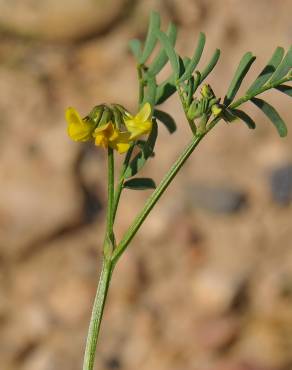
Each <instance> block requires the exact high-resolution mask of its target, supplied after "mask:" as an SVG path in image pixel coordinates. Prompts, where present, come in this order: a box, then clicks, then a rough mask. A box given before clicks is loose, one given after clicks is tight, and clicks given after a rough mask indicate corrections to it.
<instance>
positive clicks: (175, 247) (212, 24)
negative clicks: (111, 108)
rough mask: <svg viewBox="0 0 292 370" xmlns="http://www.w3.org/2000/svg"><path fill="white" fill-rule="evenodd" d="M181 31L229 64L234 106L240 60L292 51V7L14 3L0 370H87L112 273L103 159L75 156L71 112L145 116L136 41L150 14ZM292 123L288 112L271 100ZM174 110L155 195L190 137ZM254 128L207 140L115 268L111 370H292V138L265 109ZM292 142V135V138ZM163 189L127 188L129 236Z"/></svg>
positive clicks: (5, 136) (219, 89)
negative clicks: (105, 251)
mask: <svg viewBox="0 0 292 370" xmlns="http://www.w3.org/2000/svg"><path fill="white" fill-rule="evenodd" d="M152 9H155V10H157V11H159V12H160V13H161V15H162V19H163V25H164V26H165V27H166V25H167V23H168V21H170V20H172V21H174V22H176V24H177V25H178V26H179V30H180V33H179V38H178V50H179V51H180V52H181V53H183V54H188V55H190V54H191V53H192V52H193V49H194V46H195V43H196V40H197V36H198V33H199V31H204V32H206V34H207V45H206V52H205V54H204V60H205V61H206V60H207V59H208V57H210V55H211V54H212V53H213V51H214V49H215V48H216V47H219V48H220V49H221V50H222V58H221V61H220V62H219V64H218V66H217V68H216V69H215V71H216V72H215V73H214V74H213V76H212V78H211V79H210V80H209V81H208V82H209V83H211V85H212V87H213V89H214V91H215V93H216V95H218V96H222V95H223V94H224V93H225V92H226V90H227V87H228V84H229V82H230V78H231V75H232V72H233V71H234V69H235V67H236V66H237V64H238V62H239V59H240V58H241V56H242V55H243V54H244V53H245V52H246V51H248V50H250V51H252V52H254V53H255V54H256V55H257V56H258V59H257V61H256V63H255V65H254V66H253V68H252V71H251V72H250V74H249V76H248V77H247V82H246V85H244V86H247V84H248V83H249V82H251V81H252V80H253V79H254V78H255V77H256V75H257V73H258V72H259V71H260V70H261V69H262V67H263V65H264V64H265V62H266V61H267V60H268V59H269V57H270V56H271V54H272V53H273V51H274V49H275V47H276V46H278V45H281V46H283V47H285V48H286V49H287V48H288V47H289V45H290V43H291V39H292V27H291V12H292V3H291V1H289V0H281V1H275V0H274V1H273V0H257V1H251V0H245V1H241V0H221V1H217V0H213V1H211V0H161V1H158V0H147V1H145V0H144V1H137V0H107V1H105V0H74V1H73V0H71V1H67V0H66V1H65V0H63V1H57V0H51V1H46V0H43V1H33V0H25V1H24V0H22V1H16V0H15V1H5V0H1V1H0V30H1V31H0V32H1V43H0V112H1V114H0V126H1V135H0V143H1V145H0V152H1V160H0V183H1V185H0V363H1V365H0V368H1V369H3V370H59V369H62V370H79V369H81V364H82V356H83V349H84V341H85V336H86V333H87V328H88V321H89V316H90V311H91V305H92V301H93V297H94V294H95V289H96V284H97V279H98V271H99V268H100V261H101V250H100V247H101V242H102V239H103V232H104V217H105V214H104V211H105V204H106V187H105V186H106V184H105V160H104V159H105V158H104V152H103V151H102V150H98V149H96V148H93V147H92V146H90V145H88V146H87V145H79V144H75V143H72V142H71V141H70V140H69V139H68V137H67V135H66V123H65V121H64V110H65V108H66V107H67V106H74V107H76V108H77V109H78V110H79V111H80V112H81V114H82V115H86V114H87V113H88V112H89V111H90V109H91V108H92V106H94V105H96V104H97V103H102V102H107V103H110V102H119V103H121V104H124V105H125V106H127V107H128V108H129V109H130V110H131V111H133V112H135V111H136V109H137V108H136V99H137V82H136V75H135V64H134V60H133V58H132V57H131V55H130V53H129V51H128V48H127V42H128V40H129V39H130V38H134V37H138V38H141V39H143V38H144V36H145V32H146V28H147V22H148V16H149V12H150V11H151V10H152ZM267 98H268V99H269V101H270V102H272V103H274V104H275V106H276V107H277V109H278V110H279V112H281V115H282V117H283V118H284V120H285V121H286V122H287V125H288V128H290V127H291V125H292V122H291V102H290V101H289V98H288V97H286V96H284V95H282V94H281V95H280V93H279V92H273V93H272V94H267ZM163 108H164V109H165V110H168V111H169V112H170V113H171V114H173V116H174V117H175V118H176V119H177V122H178V131H177V132H176V133H175V134H173V135H172V136H170V135H169V134H168V132H167V131H166V130H165V128H164V127H161V130H160V134H159V141H158V144H157V150H156V157H155V158H154V159H153V160H152V161H151V163H148V165H147V166H146V168H145V169H144V170H143V175H145V176H148V175H152V174H153V177H154V178H155V180H156V181H157V182H158V181H159V180H160V179H161V177H162V175H163V174H164V173H165V171H166V170H167V169H168V168H169V166H170V165H171V163H172V162H173V161H174V160H175V158H176V157H177V155H178V154H179V153H180V152H181V150H182V148H183V147H184V146H185V144H186V143H187V142H188V140H189V138H190V131H189V129H188V127H187V125H186V123H185V121H184V117H183V113H182V109H181V107H180V105H179V104H178V101H177V98H176V97H173V98H172V99H171V100H169V101H168V102H167V103H165V104H164V106H163ZM250 113H251V115H252V116H253V117H254V118H255V120H256V122H257V123H258V127H257V129H256V131H251V130H248V129H247V128H246V127H245V126H244V124H242V123H240V122H236V123H232V124H229V125H226V124H225V123H224V122H222V123H221V124H220V125H219V126H218V127H217V128H216V129H215V130H214V131H213V132H212V133H211V134H210V135H208V137H207V138H206V139H205V140H204V141H203V142H202V143H201V145H200V146H199V149H198V150H197V151H196V152H195V153H194V155H193V157H192V158H191V160H189V162H188V163H187V165H186V166H185V168H184V169H183V170H182V171H181V173H180V174H179V176H178V177H177V178H176V180H175V182H174V184H172V186H171V187H170V189H169V190H168V192H167V194H166V195H165V196H164V197H163V199H162V200H161V202H160V203H159V205H158V206H157V207H156V208H155V209H154V211H153V212H152V214H151V216H150V218H149V219H148V220H147V222H146V223H145V224H144V225H143V228H142V229H141V231H140V232H139V234H138V235H137V236H136V238H135V239H134V240H133V243H132V245H131V247H130V248H129V250H128V251H127V253H126V255H125V256H124V257H123V258H122V260H121V262H120V264H119V265H118V267H117V269H116V271H115V274H114V277H113V281H112V288H111V291H110V295H109V300H108V305H107V307H106V312H105V318H104V322H103V326H102V331H101V337H100V343H99V346H98V351H97V364H96V368H97V369H104V370H107V369H109V370H110V369H113V370H118V369H121V370H123V369H126V370H134V369H140V370H149V369H155V370H166V369H167V370H182V369H184V370H290V369H292V351H291V348H292V252H291V247H292V245H291V243H292V242H291V240H292V228H291V216H292V209H291V204H290V203H291V199H292V150H291V144H292V135H291V133H290V135H288V137H287V138H285V139H280V138H279V137H278V135H277V133H276V131H275V129H274V127H272V125H271V124H270V122H268V121H267V119H266V118H265V117H264V116H263V115H262V113H261V112H260V111H258V110H256V109H253V108H252V107H251V109H250ZM291 132H292V131H291ZM148 195H149V193H148V192H147V191H146V192H133V191H125V192H124V194H123V197H122V204H121V208H120V212H119V217H118V224H117V227H116V233H117V235H118V236H121V235H122V234H123V232H124V231H125V230H126V228H127V226H128V225H129V223H130V222H131V220H132V219H133V217H134V216H135V214H136V213H137V212H138V210H139V209H140V208H141V207H142V204H143V201H144V200H145V199H146V197H147V196H148Z"/></svg>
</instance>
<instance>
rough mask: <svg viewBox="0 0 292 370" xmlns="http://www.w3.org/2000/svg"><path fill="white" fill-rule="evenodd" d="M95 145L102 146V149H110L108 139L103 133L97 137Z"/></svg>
mask: <svg viewBox="0 0 292 370" xmlns="http://www.w3.org/2000/svg"><path fill="white" fill-rule="evenodd" d="M95 145H97V146H101V147H102V148H107V147H108V139H107V137H106V136H105V135H103V133H99V134H97V135H96V136H95Z"/></svg>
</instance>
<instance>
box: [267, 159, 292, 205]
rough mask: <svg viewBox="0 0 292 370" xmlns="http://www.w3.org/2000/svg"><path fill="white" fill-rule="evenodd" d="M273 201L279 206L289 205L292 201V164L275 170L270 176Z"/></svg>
mask: <svg viewBox="0 0 292 370" xmlns="http://www.w3.org/2000/svg"><path fill="white" fill-rule="evenodd" d="M270 189H271V193H272V198H273V200H274V201H275V202H276V203H278V204H279V205H282V206H285V205H288V204H289V203H290V202H291V200H292V164H291V163H289V164H286V165H283V166H280V167H277V168H274V170H273V171H272V173H271V175H270Z"/></svg>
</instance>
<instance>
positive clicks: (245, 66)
mask: <svg viewBox="0 0 292 370" xmlns="http://www.w3.org/2000/svg"><path fill="white" fill-rule="evenodd" d="M254 61H255V57H254V56H253V55H252V53H250V52H247V53H245V54H244V56H243V57H242V58H241V60H240V63H239V65H238V67H237V69H236V71H235V74H234V77H233V79H232V81H231V83H230V86H229V88H228V91H227V94H226V96H225V99H224V104H226V105H229V104H230V103H231V102H232V100H233V99H234V98H235V95H236V94H237V91H238V90H239V88H240V85H241V83H242V81H243V79H244V77H245V76H246V74H247V72H248V71H249V69H250V67H251V65H252V63H253V62H254Z"/></svg>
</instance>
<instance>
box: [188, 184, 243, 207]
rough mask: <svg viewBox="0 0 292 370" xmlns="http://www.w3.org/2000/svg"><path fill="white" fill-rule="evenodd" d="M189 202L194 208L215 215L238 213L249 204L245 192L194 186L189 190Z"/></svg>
mask: <svg viewBox="0 0 292 370" xmlns="http://www.w3.org/2000/svg"><path fill="white" fill-rule="evenodd" d="M188 202H189V203H191V205H192V206H193V207H194V208H202V209H205V210H207V211H210V212H213V213H224V214H230V213H236V212H238V211H240V210H241V209H242V208H243V207H244V206H246V204H247V196H246V194H245V193H244V192H242V191H240V190H236V189H232V188H231V187H228V186H209V185H196V184H194V185H192V186H190V188H189V190H188Z"/></svg>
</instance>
